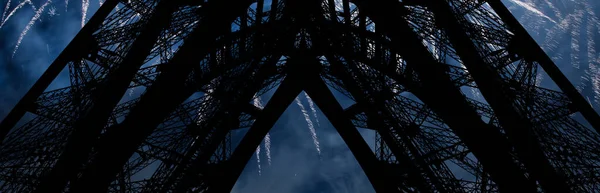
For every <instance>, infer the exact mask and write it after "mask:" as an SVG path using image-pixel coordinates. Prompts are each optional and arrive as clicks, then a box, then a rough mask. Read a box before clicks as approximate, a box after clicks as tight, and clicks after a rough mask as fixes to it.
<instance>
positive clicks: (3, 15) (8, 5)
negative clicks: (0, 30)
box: [0, 0, 10, 21]
mask: <svg viewBox="0 0 600 193" xmlns="http://www.w3.org/2000/svg"><path fill="white" fill-rule="evenodd" d="M9 8H10V0H8V2H6V7H4V11H3V12H2V20H0V21H4V18H5V17H6V13H8V9H9Z"/></svg>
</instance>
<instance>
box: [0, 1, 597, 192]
mask: <svg viewBox="0 0 600 193" xmlns="http://www.w3.org/2000/svg"><path fill="white" fill-rule="evenodd" d="M438 1H439V2H437V3H440V4H444V3H445V4H448V2H449V1H447V0H438ZM161 2H163V1H161ZM234 2H235V3H234ZM377 2H378V3H370V2H369V1H365V0H353V1H349V0H322V1H314V2H313V1H306V2H304V3H306V4H309V5H303V6H302V7H304V8H311V10H310V11H307V12H306V13H299V12H297V11H293V9H295V8H293V7H286V5H288V4H286V3H290V4H291V3H294V2H292V1H289V2H288V1H285V0H268V1H267V0H257V1H254V0H248V1H243V2H237V1H219V2H216V1H208V2H206V3H200V4H201V5H196V4H194V5H192V4H183V5H176V6H174V5H171V4H167V3H164V5H163V4H160V5H161V6H164V7H169V8H162V7H160V8H159V7H156V8H155V9H156V11H155V12H153V13H141V12H140V13H135V11H136V10H135V9H133V8H135V6H131V7H130V8H131V9H132V10H130V11H131V12H132V13H127V14H125V11H121V12H119V11H113V12H110V11H109V12H110V14H109V13H106V14H107V15H108V17H107V18H109V19H110V18H112V19H114V20H115V21H121V22H122V23H120V24H119V23H117V24H116V25H115V26H110V25H112V24H110V22H106V23H104V24H102V25H104V26H102V25H101V24H98V25H100V26H102V27H100V28H99V29H100V30H96V31H95V33H90V34H92V35H90V36H91V37H93V38H91V39H93V41H91V40H88V41H85V42H88V43H89V42H94V44H97V46H92V47H94V49H91V48H90V50H92V51H90V52H93V54H90V53H81V55H82V57H84V59H81V60H80V59H79V58H78V59H76V60H75V59H70V60H68V62H65V63H69V70H70V71H75V72H78V73H71V74H70V75H71V84H72V86H70V87H67V88H63V89H59V90H54V91H49V92H46V93H45V94H44V95H42V96H40V97H37V98H38V99H37V100H38V101H41V102H38V103H39V105H40V106H44V104H45V103H52V104H50V105H46V106H56V104H55V103H53V102H55V101H53V100H56V99H57V96H67V97H68V100H70V101H71V103H73V104H71V103H69V104H70V106H69V108H65V109H63V110H61V111H59V112H60V113H63V114H71V115H76V116H66V115H65V116H63V117H60V118H64V117H68V119H67V120H64V119H55V117H50V116H45V115H47V114H51V113H52V115H55V116H56V115H61V114H60V113H57V112H54V111H52V112H51V113H46V114H44V113H45V112H50V111H48V110H47V109H46V111H43V110H44V109H42V108H40V109H42V110H39V109H38V110H37V111H33V113H34V114H36V113H37V115H38V117H37V118H34V119H33V120H32V121H29V122H27V123H25V124H24V125H23V126H20V127H19V128H18V129H16V130H15V131H13V132H12V133H10V134H9V137H8V138H7V140H4V141H3V143H2V145H1V146H0V155H9V156H3V157H2V158H0V166H1V167H3V168H11V167H12V169H6V170H4V171H0V172H3V173H4V174H6V175H5V176H14V175H29V176H31V178H32V179H35V180H31V181H28V180H24V179H26V178H2V177H0V187H1V188H0V190H7V191H8V190H21V191H33V189H35V188H36V187H38V189H36V191H38V192H44V191H46V190H48V191H50V192H53V191H63V190H65V189H67V190H69V191H73V192H106V191H108V192H121V191H125V192H228V191H230V190H231V188H232V187H233V185H234V183H235V182H236V180H237V178H238V177H239V175H240V174H241V172H242V170H243V168H244V166H245V165H246V163H247V162H248V160H249V159H250V158H251V156H252V154H253V152H254V151H255V149H256V147H257V146H258V145H259V144H260V142H261V140H262V139H263V138H264V137H265V135H266V134H267V132H268V131H269V129H270V128H271V127H273V125H274V123H275V121H277V119H278V118H279V116H280V115H281V114H282V113H283V111H284V110H285V109H286V107H287V106H289V104H290V103H292V101H293V100H294V98H295V97H296V96H298V94H299V93H301V92H302V91H304V92H306V93H307V94H308V95H309V96H310V97H311V98H312V99H313V100H314V102H315V104H316V105H317V106H318V107H319V108H320V109H321V110H322V111H323V114H325V115H326V117H327V118H328V119H329V120H330V121H331V123H332V125H333V126H334V127H335V128H336V130H337V131H338V132H339V133H340V135H341V136H342V139H343V140H344V141H345V142H346V143H347V145H348V147H349V148H350V150H351V151H352V153H353V154H354V155H355V156H356V158H357V161H358V163H359V164H360V165H361V167H362V168H363V169H364V171H365V173H366V175H367V177H368V178H369V180H370V181H371V183H372V184H373V186H374V188H375V190H376V191H377V192H498V191H505V192H514V191H522V192H537V190H538V189H544V190H545V191H550V190H552V188H556V190H557V191H559V190H563V189H561V188H571V189H573V190H588V189H589V190H591V189H593V188H594V187H596V186H597V185H596V184H597V182H593V181H592V180H590V179H593V178H594V176H591V175H590V173H593V172H598V170H597V168H598V167H597V166H598V164H599V162H598V160H599V159H598V152H597V150H595V148H597V147H599V145H600V140H599V139H600V138H599V137H598V134H597V133H594V132H593V131H591V130H589V129H588V128H586V126H584V125H583V124H581V123H579V122H577V121H575V119H574V118H572V117H570V115H572V114H574V113H580V112H581V113H585V111H584V110H581V109H579V110H577V109H576V108H574V107H572V105H570V103H569V105H565V104H567V103H568V101H569V100H570V99H569V96H566V95H565V94H564V93H561V92H559V91H556V90H550V89H545V88H541V87H538V86H539V85H536V82H535V79H534V78H532V75H537V73H538V71H537V68H534V67H530V66H528V65H533V64H534V65H537V64H540V63H542V62H540V61H537V60H539V59H537V60H536V58H535V57H534V56H530V55H527V53H525V52H524V51H523V49H522V48H518V47H515V46H514V45H515V44H516V43H515V41H519V40H520V39H518V38H515V32H514V31H511V30H509V29H504V28H503V27H506V24H504V23H503V22H502V20H501V18H499V16H497V15H496V14H495V13H494V12H492V11H490V10H489V9H490V8H489V7H490V6H489V5H488V4H487V3H485V2H483V1H472V2H471V3H468V2H463V1H461V2H459V3H455V4H451V5H443V6H442V5H440V6H438V5H432V4H420V3H418V2H414V1H394V0H380V1H377ZM295 3H297V2H295ZM115 4H116V1H115ZM110 5H112V4H110ZM107 6H108V5H105V7H107ZM113 6H114V5H113ZM314 7H318V8H319V9H317V10H314V9H312V8H314ZM465 7H466V8H468V9H470V10H471V11H465V12H460V13H457V12H458V11H460V9H461V8H465ZM103 8H104V7H103ZM105 9H108V8H105ZM215 10H217V11H215ZM223 10H227V11H223ZM191 13H199V14H197V15H195V14H191ZM143 14H146V15H143ZM190 15H193V17H191V16H190ZM456 15H459V16H456ZM119 16H120V17H124V16H129V19H128V20H127V21H124V20H118V19H116V18H119ZM165 16H168V17H169V18H170V20H169V21H170V22H171V23H169V22H157V21H158V20H159V19H158V18H160V17H165ZM186 16H190V17H186ZM484 16H485V17H484ZM141 18H145V20H150V21H153V22H155V23H156V24H154V23H152V24H147V23H144V22H140V21H145V20H142V19H141ZM181 18H188V19H189V18H194V19H189V21H188V23H185V24H184V23H183V22H178V21H180V20H181ZM450 18H454V19H456V21H455V20H453V19H450ZM486 19H487V20H486ZM129 20H133V22H131V23H132V24H127V22H129ZM136 21H137V23H136ZM99 23H101V22H99ZM148 23H151V22H148ZM146 25H152V26H151V27H148V28H153V27H156V28H157V30H154V32H153V31H152V30H150V32H148V31H144V30H143V29H144V28H143V27H140V26H146ZM153 25H159V26H153ZM111 27H114V28H116V29H121V30H122V31H121V32H124V31H127V30H130V31H135V30H138V31H139V34H142V35H139V36H140V37H138V38H148V37H150V38H155V39H156V40H157V41H156V42H158V43H156V45H150V44H149V43H144V41H142V40H138V39H135V41H131V40H126V39H127V36H125V35H123V34H116V33H115V34H110V33H106V34H105V33H101V32H105V31H109V29H111ZM146 27H147V26H146ZM169 27H173V28H175V27H177V28H176V29H178V30H175V31H177V33H175V32H171V31H168V30H163V28H164V29H168V28H169ZM188 28H189V29H188ZM158 29H160V30H158ZM183 29H185V30H183ZM161 30H162V31H161ZM468 30H472V31H468ZM92 31H93V30H92ZM515 31H516V30H515ZM167 32H168V33H167ZM467 32H468V33H467ZM490 33H492V34H494V36H490V35H488V34H490ZM133 34H137V33H133ZM178 34H183V35H181V36H183V37H181V38H176V37H177V36H178ZM465 34H467V35H465ZM132 36H133V35H132ZM136 37H137V36H136ZM86 38H89V37H88V36H86ZM86 38H80V39H86ZM109 40H110V41H109ZM464 45H466V46H464ZM166 47H168V49H167V48H166ZM129 49H133V50H135V49H138V50H146V51H145V52H144V53H142V52H140V53H137V52H133V51H131V52H129ZM157 50H159V51H157ZM82 52H83V51H82ZM120 52H123V53H128V54H121V55H118V53H120ZM143 54H147V55H151V57H144V56H141V55H143ZM92 56H93V57H92ZM121 58H123V59H121ZM110 59H112V60H114V61H112V60H110ZM103 61H104V62H106V61H112V62H111V63H108V62H107V63H108V64H104V66H103V65H102V64H103V63H102V62H103ZM86 62H96V63H98V65H96V66H95V67H98V66H99V67H103V70H100V72H102V73H90V72H96V71H93V70H90V71H85V70H81V68H82V67H84V66H85V65H83V64H82V63H86ZM127 62H130V63H132V64H135V65H137V66H135V65H125V64H129V63H127ZM502 62H504V63H502ZM150 63H154V64H150ZM481 66H484V67H481ZM523 66H526V67H523ZM129 68H131V69H129ZM136 69H137V72H136ZM114 72H117V73H116V75H115V73H114ZM85 73H87V74H85ZM111 73H112V74H111ZM90 74H95V75H90ZM98 74H102V75H98ZM498 74H499V75H498ZM119 77H130V79H126V78H125V79H123V80H121V78H119ZM126 84H130V85H129V86H128V85H126ZM98 85H100V86H98ZM490 85H492V86H490ZM494 85H496V86H498V88H500V87H501V88H502V89H504V90H502V92H494V91H493V90H491V89H492V88H493V86H494ZM506 85H509V86H506ZM515 85H516V86H515ZM102 86H104V87H102ZM128 87H129V88H131V87H143V88H141V90H143V92H142V91H140V90H138V91H136V92H137V94H136V95H135V96H131V94H129V97H128V96H127V95H126V94H125V91H126V90H127V88H128ZM109 88H122V89H121V90H122V91H123V92H117V91H114V92H110V93H108V94H104V93H102V92H100V94H98V93H97V92H98V90H100V91H108V90H111V89H109ZM331 89H335V90H337V91H339V92H340V93H342V94H343V95H345V96H347V97H348V98H350V99H352V100H353V101H354V104H353V105H351V106H350V107H348V108H342V107H341V106H340V105H339V104H338V103H337V101H336V100H335V97H334V95H333V94H332V92H331ZM268 91H274V94H273V96H272V97H271V98H270V99H269V100H268V101H265V102H266V105H265V106H264V107H259V106H256V105H255V104H254V103H253V100H254V99H255V98H256V97H257V96H260V95H262V94H264V93H266V92H268ZM73 93H75V94H77V95H75V94H73ZM506 93H508V94H506ZM532 93H533V94H532ZM92 95H94V96H96V95H98V96H104V98H109V99H110V100H114V101H113V103H114V104H113V103H109V102H106V103H100V102H99V101H102V99H103V98H97V97H96V98H94V97H91V96H92ZM44 97H46V98H44ZM77 97H83V98H84V99H85V100H81V99H80V98H77ZM86 97H87V98H86ZM519 97H522V98H525V99H523V100H517V99H516V98H519ZM125 99H127V100H125ZM107 100H108V99H107ZM48 101H50V102H48ZM73 101H75V102H79V103H75V102H73ZM58 104H61V103H58ZM74 104H79V105H80V106H77V105H74ZM526 104H529V105H530V106H526ZM86 105H90V106H91V107H90V108H87V107H88V106H86ZM99 105H106V107H102V106H100V107H97V106H99ZM111 105H112V107H111ZM519 105H521V106H519ZM46 106H45V107H46ZM550 106H551V107H552V108H550ZM567 106H568V107H569V108H566V107H567ZM82 107H86V108H84V109H78V108H82ZM543 107H547V108H546V110H547V109H548V108H550V109H551V110H548V111H544V112H546V114H551V115H548V116H545V115H544V114H543V113H537V114H536V113H529V114H528V113H527V112H528V111H536V110H539V109H542V108H543ZM28 108H33V107H28ZM90 109H91V110H90ZM111 109H112V110H111ZM573 109H575V110H573ZM87 112H96V113H95V114H94V113H92V114H86V113H87ZM102 112H107V113H102ZM92 115H94V116H92ZM519 116H520V117H519ZM584 116H585V115H584ZM90 117H91V118H90ZM523 117H525V118H523ZM586 118H587V117H586ZM525 119H527V120H525ZM81 120H85V121H89V122H92V123H97V124H99V125H101V126H95V127H93V128H96V130H97V132H96V133H86V132H82V131H80V130H82V129H83V128H87V126H90V124H88V123H87V122H85V121H81ZM528 120H530V121H528ZM94 121H95V122H94ZM511 121H517V123H519V124H512V123H511ZM590 122H591V121H590ZM591 124H593V123H591ZM92 126H94V125H92ZM520 127H523V128H524V129H523V131H521V130H518V129H517V128H520ZM240 128H249V130H248V132H247V133H246V134H245V135H244V137H243V138H242V140H241V142H240V144H239V145H237V146H233V145H232V144H231V137H232V136H231V132H232V131H235V130H238V129H240ZM357 128H365V129H371V130H374V131H375V132H376V133H377V136H376V140H375V141H376V143H377V144H376V148H375V150H371V149H370V148H369V147H368V146H367V144H366V142H365V141H364V139H363V138H362V137H361V136H360V134H358V131H357ZM524 131H526V132H524ZM36 133H41V134H43V135H44V136H34V137H31V136H33V135H34V134H36ZM565 133H568V134H569V135H567V136H565V135H564V134H565ZM27 136H30V137H31V138H29V139H27V140H20V139H25V137H27ZM78 136H83V137H85V138H82V139H80V140H85V139H89V141H90V142H88V143H85V144H86V146H82V147H81V149H77V148H78V143H83V142H81V141H77V140H75V141H74V142H73V140H72V138H74V137H78ZM519 136H521V137H519ZM573 136H586V137H585V139H582V142H579V141H577V139H572V137H573ZM51 137H55V139H50V138H51ZM36 139H37V140H39V142H38V143H36V144H38V145H39V146H40V147H35V148H32V147H31V145H29V146H23V147H27V148H30V149H28V150H24V152H19V150H20V149H19V148H18V147H19V146H22V145H24V144H26V143H32V141H35V140H36ZM42 139H43V140H42ZM56 139H60V140H59V141H67V142H60V144H51V142H56V141H54V140H56ZM528 141H529V142H532V143H526V142H528ZM537 142H539V143H537ZM57 143H58V142H57ZM534 143H535V144H534ZM560 143H565V144H568V145H571V146H568V145H563V144H560ZM539 144H541V145H539ZM42 146H45V147H42ZM527 147H531V148H529V149H528V148H527ZM63 148H64V149H66V150H63ZM31 149H35V150H31ZM590 149H591V150H590ZM48 152H51V153H48ZM565 152H575V153H577V154H581V153H582V152H587V153H590V152H591V153H590V156H589V157H591V158H585V159H584V158H581V157H576V156H572V155H568V154H567V153H565ZM594 152H595V153H594ZM43 153H46V154H48V155H44V156H33V157H32V156H28V155H26V154H30V155H31V154H43ZM65 155H69V156H75V155H82V156H79V157H77V158H71V157H69V156H65ZM75 157H76V156H75ZM540 160H541V161H540ZM69 164H72V165H69ZM577 164H579V165H577ZM41 165H43V169H35V170H32V169H29V168H30V167H39V166H41ZM594 166H596V167H594ZM15 168H16V169H15ZM65 168H67V169H68V171H69V172H68V173H66V174H65V175H62V174H60V173H59V171H62V170H63V169H65ZM594 168H596V169H594ZM566 178H568V179H571V180H564V179H566ZM553 182H555V183H553ZM40 184H41V185H40ZM577 184H580V185H581V187H580V188H578V187H576V185H577ZM15 187H17V188H15Z"/></svg>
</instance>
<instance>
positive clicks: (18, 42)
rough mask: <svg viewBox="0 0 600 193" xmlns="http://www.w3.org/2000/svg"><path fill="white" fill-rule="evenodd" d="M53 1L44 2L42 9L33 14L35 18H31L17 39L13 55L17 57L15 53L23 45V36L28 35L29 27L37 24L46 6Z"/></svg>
mask: <svg viewBox="0 0 600 193" xmlns="http://www.w3.org/2000/svg"><path fill="white" fill-rule="evenodd" d="M51 2H52V1H51V0H48V1H46V3H44V4H43V5H42V6H41V7H40V9H38V10H37V11H36V12H35V15H34V16H33V18H31V20H30V21H29V23H28V24H27V26H25V29H24V30H23V31H22V32H21V35H20V36H19V39H18V40H17V45H16V46H15V50H14V51H13V54H12V57H15V53H17V50H18V49H19V46H20V45H21V42H22V41H23V38H24V37H25V35H27V32H29V29H31V27H32V26H33V24H35V21H37V20H38V19H39V18H40V16H41V15H42V13H43V12H44V9H45V8H46V6H48V5H49V4H50V3H51Z"/></svg>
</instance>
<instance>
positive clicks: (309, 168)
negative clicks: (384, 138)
mask: <svg viewBox="0 0 600 193" xmlns="http://www.w3.org/2000/svg"><path fill="white" fill-rule="evenodd" d="M21 1H22V0H13V1H12V3H11V4H10V9H9V11H10V10H12V9H14V8H15V7H16V6H17V5H18V4H19V3H21ZM45 2H46V0H32V3H33V4H34V6H35V8H38V9H39V8H40V7H41V6H42V4H44V3H45ZM65 2H68V6H66V5H65ZM506 2H510V3H507V4H508V5H510V7H511V8H513V10H515V14H516V15H517V16H518V18H519V19H520V20H522V22H523V23H525V24H526V25H525V26H526V27H527V28H528V30H530V32H532V34H533V35H534V37H536V39H537V40H538V42H541V43H542V44H545V43H544V42H550V43H546V44H545V45H546V47H544V48H545V49H547V50H549V52H550V53H551V55H552V56H554V57H555V60H556V61H557V62H562V63H570V61H571V60H573V61H575V60H583V59H580V58H577V59H572V58H573V57H571V56H570V55H569V53H570V52H573V50H575V48H573V47H571V48H566V50H565V49H564V48H563V50H561V49H560V48H556V49H554V48H553V47H552V45H553V44H552V42H558V44H560V45H570V44H569V43H571V40H570V39H569V38H566V37H568V35H569V34H572V33H570V32H567V31H565V30H562V31H560V30H555V31H558V32H556V34H558V35H555V37H550V36H546V34H547V32H548V31H552V29H554V28H555V26H560V25H561V24H562V23H561V22H563V21H564V20H567V18H568V17H567V16H565V15H567V14H562V15H560V16H557V15H558V14H556V13H557V12H555V11H554V10H558V11H559V12H560V11H563V12H564V13H569V11H568V10H566V9H565V10H566V11H565V10H560V9H553V8H551V7H547V6H546V7H541V8H535V7H533V6H531V7H530V6H529V5H531V4H528V2H536V1H527V0H521V1H516V0H511V1H506ZM562 2H566V3H567V4H575V3H573V2H571V1H567V0H563V1H562ZM589 2H593V1H589ZM6 4H7V0H0V11H2V12H4V11H5V10H4V9H5V8H4V7H5V5H6ZM98 7H99V2H98V0H90V2H89V9H88V14H87V15H88V18H89V17H91V15H92V14H93V13H94V12H95V10H96V9H97V8H98ZM592 7H596V6H592ZM51 10H54V11H51ZM593 11H596V10H593ZM51 12H54V13H56V15H52V14H51ZM41 13H42V14H41V17H40V18H39V20H37V22H35V24H34V25H33V26H32V27H31V29H30V30H29V31H28V33H27V34H26V35H25V36H24V38H23V41H22V43H21V45H20V46H19V49H18V50H17V51H16V53H15V54H14V57H12V55H13V51H14V50H15V46H16V43H17V41H18V39H19V37H20V34H21V32H22V31H23V29H25V28H26V26H27V24H28V23H29V22H30V21H31V19H32V17H34V15H35V12H34V10H33V9H32V6H31V5H28V4H26V5H25V6H23V8H21V9H20V10H18V11H16V12H15V13H14V15H12V17H11V18H10V19H8V20H7V21H6V22H5V24H4V25H3V26H2V27H1V28H0V118H3V117H4V116H5V115H6V114H7V113H8V111H9V110H10V109H11V108H12V107H13V106H14V105H15V104H16V102H17V101H18V100H19V98H20V97H22V96H23V94H24V93H25V92H26V91H27V90H28V89H29V87H31V85H32V84H33V83H34V81H35V80H36V79H37V78H38V77H39V76H40V75H41V74H42V73H43V72H44V70H45V69H46V68H47V67H48V66H49V64H50V63H51V62H52V61H53V60H54V58H56V56H57V55H58V54H59V53H60V52H61V51H62V49H63V48H64V47H65V46H66V45H67V44H68V43H69V41H70V40H71V39H72V38H73V37H74V36H75V34H76V33H77V32H78V30H79V29H80V28H81V18H82V2H81V1H78V0H77V1H75V0H72V1H65V0H55V1H54V2H51V3H50V4H49V5H48V6H46V7H45V10H44V11H43V12H41ZM572 20H573V21H575V20H576V19H572ZM568 22H572V21H571V20H569V21H568ZM568 22H567V26H570V25H568V24H569V23H568ZM563 23H564V22H563ZM562 25H565V24H562ZM594 25H598V24H597V23H596V24H594ZM577 27H579V28H581V29H582V30H580V31H581V32H582V33H583V32H584V31H585V27H583V25H582V26H575V27H573V28H577ZM595 30H596V31H595V32H594V33H593V34H594V35H593V37H592V38H581V40H582V41H583V40H591V41H593V42H595V40H596V39H597V38H598V37H599V36H598V33H597V29H595ZM563 31H565V32H563ZM585 45H589V44H585ZM594 46H595V45H593V46H592V47H594ZM567 47H568V46H567ZM581 47H582V46H581ZM578 50H579V51H581V52H583V50H582V48H581V49H579V48H578ZM594 54H595V52H594ZM587 56H589V55H586V57H587ZM595 57H597V55H595ZM565 58H568V59H565ZM590 58H592V57H590ZM586 61H591V60H587V59H586ZM584 63H585V64H582V65H580V67H579V69H577V68H574V67H572V66H571V65H559V66H560V67H561V69H562V70H563V71H564V72H565V73H567V75H568V76H569V78H570V79H571V80H572V81H573V82H574V83H575V84H577V85H579V84H580V82H582V78H580V77H581V76H584V75H585V73H586V70H587V71H589V73H588V74H592V75H591V76H589V78H588V79H589V80H590V81H589V82H590V84H588V85H587V86H583V87H585V88H584V93H586V96H587V97H588V98H590V101H591V102H593V103H594V100H598V99H597V98H595V97H596V96H598V95H595V92H600V89H598V90H595V89H594V86H592V85H594V84H596V86H598V84H600V82H594V81H593V80H594V77H597V78H598V79H597V80H600V77H598V76H597V75H595V74H597V71H594V70H593V68H592V67H588V64H587V62H584ZM594 63H595V64H597V62H594ZM590 69H591V70H590ZM64 75H66V74H63V76H62V77H61V78H59V79H58V80H56V81H55V83H53V85H52V86H51V87H52V88H51V89H56V88H60V87H64V86H67V85H68V79H67V78H68V77H66V76H64ZM584 82H585V81H584ZM270 94H271V93H268V94H266V95H265V96H263V101H262V102H263V104H266V99H268V97H269V96H268V95H270ZM599 94H600V93H599ZM336 96H338V100H339V101H340V102H341V103H342V104H343V105H344V106H347V105H349V104H351V103H352V101H351V100H349V99H346V98H343V97H341V95H340V94H336ZM299 99H300V101H301V102H302V104H303V106H304V107H305V109H306V110H307V111H308V114H310V117H311V121H312V122H313V124H314V125H315V130H316V136H317V139H318V142H319V148H320V151H321V153H320V155H319V153H318V151H317V150H316V146H315V144H314V141H313V137H312V136H311V132H310V130H309V128H308V126H307V122H306V121H305V118H304V116H303V114H302V112H301V109H300V106H299V105H297V104H296V103H293V104H292V105H290V107H288V109H287V110H286V111H285V113H284V114H283V115H282V116H281V118H280V120H279V121H278V122H277V123H276V125H275V127H274V128H273V129H272V130H271V132H270V135H271V149H270V152H271V160H272V162H271V165H269V164H268V161H267V156H266V153H265V152H266V150H265V147H264V143H263V144H262V145H261V152H260V164H261V175H260V176H259V174H258V173H259V172H258V163H257V158H256V154H255V155H254V157H253V158H252V159H251V161H250V162H249V163H248V164H247V166H246V169H245V170H244V173H243V174H242V176H241V177H240V179H239V180H238V183H237V184H236V186H235V187H234V190H233V192H260V191H265V192H290V193H304V192H314V193H319V192H332V193H333V192H335V193H351V192H352V193H354V192H362V193H364V192H374V191H373V189H372V187H371V185H370V184H369V182H368V180H367V178H366V176H365V174H364V172H363V171H362V169H361V168H360V167H359V166H358V163H357V161H356V159H355V158H354V157H353V156H352V154H351V153H350V151H349V149H348V148H347V146H346V145H345V144H344V142H343V141H342V140H341V138H340V136H339V135H338V134H337V132H336V131H335V130H334V128H333V127H332V126H331V124H330V123H329V122H328V121H327V119H326V118H325V117H324V115H323V114H321V112H320V111H318V112H317V117H316V118H315V117H314V116H313V115H312V112H311V109H310V105H309V103H308V101H307V100H306V98H305V97H304V94H301V95H300V96H299ZM317 121H318V123H319V124H318V125H317ZM240 132H242V133H243V131H240ZM361 132H362V134H363V136H364V137H365V139H366V140H367V142H368V143H369V144H370V145H374V144H373V143H374V133H373V132H370V131H361ZM240 139H241V138H240V137H238V138H235V139H234V141H235V140H238V141H239V140H240Z"/></svg>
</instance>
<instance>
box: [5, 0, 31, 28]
mask: <svg viewBox="0 0 600 193" xmlns="http://www.w3.org/2000/svg"><path fill="white" fill-rule="evenodd" d="M25 3H27V1H23V2H21V3H19V4H18V5H17V6H16V7H15V8H14V9H12V11H10V12H9V13H8V15H6V17H5V18H4V20H2V23H0V28H2V26H4V24H5V23H6V21H8V19H10V17H11V16H13V15H14V14H15V12H17V10H19V9H21V8H22V7H23V6H25Z"/></svg>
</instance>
